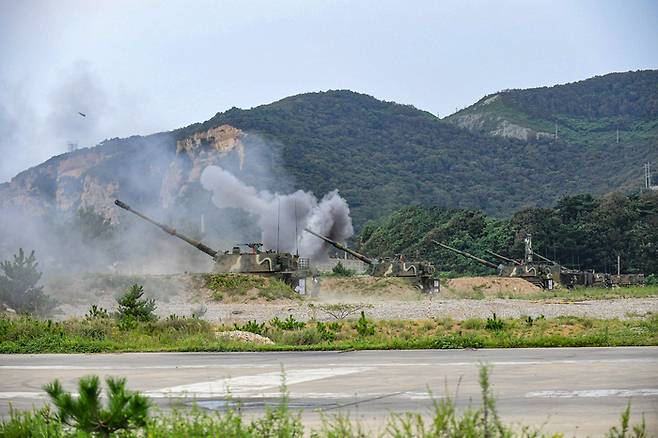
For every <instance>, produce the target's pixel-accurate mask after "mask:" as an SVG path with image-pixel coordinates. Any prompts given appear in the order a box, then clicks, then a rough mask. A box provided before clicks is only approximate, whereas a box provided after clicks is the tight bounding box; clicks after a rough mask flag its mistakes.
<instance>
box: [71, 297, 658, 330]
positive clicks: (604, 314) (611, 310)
mask: <svg viewBox="0 0 658 438" xmlns="http://www.w3.org/2000/svg"><path fill="white" fill-rule="evenodd" d="M99 301H100V302H96V304H100V305H101V306H103V307H106V308H108V309H112V308H114V307H115V302H114V301H113V300H112V299H111V298H109V299H106V298H105V297H104V298H103V299H101V300H99ZM352 302H353V300H352ZM309 303H312V304H314V305H315V306H314V307H315V309H313V306H309ZM322 304H323V303H321V302H318V301H306V302H304V301H300V302H285V303H280V302H279V303H274V302H271V303H256V302H254V303H244V304H223V303H208V304H206V306H207V312H206V314H205V315H204V319H206V320H208V321H214V322H224V323H232V322H237V321H248V320H253V319H255V320H257V321H266V320H269V319H271V318H273V317H275V316H278V317H279V318H284V317H286V316H288V315H293V316H294V317H295V318H296V319H299V320H308V319H310V318H312V317H315V318H316V319H318V320H324V321H330V320H333V317H332V316H329V315H327V314H325V313H324V312H322V311H321V310H319V309H318V307H321V306H322ZM88 307H89V306H88V305H84V304H78V305H63V306H61V310H62V312H63V313H62V314H61V315H60V318H66V317H68V316H83V315H84V313H85V312H86V311H87V309H88ZM198 307H199V304H195V303H193V302H191V301H190V300H186V299H184V298H183V297H181V296H174V297H172V298H171V299H170V300H169V301H168V302H162V301H159V302H158V309H157V313H158V314H159V315H161V316H165V317H166V316H167V315H169V314H171V313H175V314H177V315H190V313H191V312H192V310H193V309H195V308H198ZM365 311H366V314H367V315H368V316H369V317H370V318H373V319H380V320H381V319H408V320H415V319H430V318H443V317H450V318H453V319H456V320H463V319H467V318H474V317H477V318H486V317H489V316H491V314H492V313H493V312H495V313H496V315H497V316H499V317H520V316H533V317H535V316H539V315H544V316H545V317H547V318H554V317H557V316H586V317H592V318H603V319H607V318H620V319H625V318H632V317H638V316H644V315H646V314H647V313H649V312H650V313H658V298H624V299H615V300H592V301H580V302H570V303H567V302H557V301H549V300H546V301H537V300H516V299H515V300H506V299H483V300H465V299H437V298H435V299H432V300H430V299H424V300H414V301H397V300H390V301H374V302H372V303H370V304H369V305H368V307H367V308H366V309H365ZM356 316H358V315H356Z"/></svg>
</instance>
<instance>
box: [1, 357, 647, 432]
mask: <svg viewBox="0 0 658 438" xmlns="http://www.w3.org/2000/svg"><path fill="white" fill-rule="evenodd" d="M106 382H107V386H108V390H107V399H108V402H107V406H103V401H102V399H101V397H100V395H101V388H100V381H99V379H98V377H96V376H88V377H84V378H82V379H80V381H79V383H78V388H79V389H78V392H79V394H80V395H79V396H78V397H75V396H74V395H72V394H71V393H69V392H66V391H64V390H63V389H62V386H61V384H60V383H59V381H58V380H55V381H53V382H52V383H50V384H48V385H45V386H44V390H45V391H46V392H47V393H48V395H49V397H50V400H51V402H52V403H53V405H54V406H55V408H56V409H57V411H56V412H55V411H54V410H53V408H51V407H50V406H48V405H47V406H46V407H45V408H42V409H40V410H36V409H35V410H33V411H26V412H19V411H15V410H12V411H11V413H10V416H9V418H8V419H6V420H0V436H3V437H8V438H14V437H16V438H17V437H28V436H30V437H31V436H40V437H46V436H47V437H65V436H76V437H80V436H123V437H134V436H135V437H137V436H138V437H161V436H174V437H178V436H181V437H190V436H199V437H201V436H218V437H227V438H232V437H240V438H249V437H254V438H256V437H278V438H294V437H302V436H307V435H310V436H312V437H316V438H320V437H326V438H334V437H335V438H338V437H341V438H343V437H346V438H347V437H363V438H365V437H368V436H373V435H372V433H371V432H367V431H366V430H365V429H364V428H363V427H362V426H361V424H360V423H359V422H358V421H353V420H350V419H349V417H347V416H345V415H341V414H339V415H335V416H331V417H329V416H324V417H323V421H322V424H321V426H320V427H319V428H317V429H312V430H306V428H305V427H304V425H303V423H302V420H301V414H302V412H301V411H293V410H291V409H290V408H289V406H288V395H287V394H288V393H287V390H286V386H285V374H283V375H282V382H284V383H282V387H281V393H282V394H283V395H282V397H281V399H280V400H279V403H278V404H276V405H274V406H267V407H266V410H265V413H264V414H262V415H260V416H255V417H252V418H250V419H247V418H246V417H245V416H244V415H243V413H242V412H241V410H240V405H239V404H237V403H236V406H237V407H233V406H232V405H231V404H229V405H228V406H229V407H228V408H227V409H226V410H225V411H223V412H222V411H216V412H213V413H210V412H208V411H204V410H201V409H199V408H198V407H196V406H194V407H193V408H191V409H185V410H174V411H173V412H171V413H167V414H163V415H152V413H151V410H152V407H153V406H152V402H151V401H150V400H149V399H148V398H147V397H145V396H143V395H141V394H139V393H137V392H133V391H129V390H127V389H126V387H125V386H126V381H125V379H114V378H108V379H107V380H106ZM479 383H480V389H481V401H480V404H479V405H476V406H474V405H469V407H468V408H466V409H465V410H464V412H461V413H458V412H457V409H456V406H455V402H454V400H453V398H452V397H451V396H450V395H447V396H446V397H444V398H441V399H435V400H434V403H433V408H432V409H431V411H430V412H428V413H427V414H428V415H427V417H429V418H427V417H424V416H423V414H422V413H417V412H406V413H392V414H390V416H389V418H388V420H387V421H386V422H385V423H384V428H383V433H380V434H377V436H380V437H396V438H398V437H399V438H403V437H404V438H406V437H408V438H411V437H419V438H422V437H428V438H429V437H446V438H449V437H455V438H456V437H460V438H476V437H485V438H494V437H495V438H514V437H527V438H530V437H532V438H539V437H545V436H551V437H555V438H557V437H561V436H563V435H562V434H553V435H546V434H543V433H542V432H541V430H540V429H535V428H532V427H529V426H510V425H508V424H505V423H504V422H503V421H501V419H500V417H499V415H498V411H497V407H496V400H495V398H494V396H493V394H492V390H491V382H490V367H488V366H485V365H481V366H480V372H479ZM629 420H630V404H629V405H628V406H627V408H626V410H624V412H622V414H621V424H620V425H619V426H618V427H617V426H613V427H612V428H610V430H609V431H608V433H607V434H606V437H608V438H622V437H624V438H625V437H629V438H631V437H633V438H644V437H646V436H647V431H646V424H645V421H644V418H643V419H642V421H641V422H640V423H639V424H636V425H631V424H630V421H629Z"/></svg>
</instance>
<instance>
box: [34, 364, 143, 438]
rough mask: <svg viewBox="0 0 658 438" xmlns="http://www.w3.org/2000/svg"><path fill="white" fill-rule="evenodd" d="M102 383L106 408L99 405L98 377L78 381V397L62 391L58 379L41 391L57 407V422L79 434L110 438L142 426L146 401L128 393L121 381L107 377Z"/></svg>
mask: <svg viewBox="0 0 658 438" xmlns="http://www.w3.org/2000/svg"><path fill="white" fill-rule="evenodd" d="M105 383H106V384H107V388H108V391H107V398H108V404H107V407H106V408H104V407H103V405H102V403H101V398H100V395H101V388H100V382H99V379H98V376H87V377H83V378H81V379H80V380H79V381H78V391H79V394H80V395H79V396H78V397H77V398H74V397H73V396H72V395H71V393H69V392H67V391H64V389H63V388H62V385H61V383H59V380H55V381H53V382H52V383H50V384H48V385H45V386H44V387H43V389H44V391H46V393H47V394H48V395H49V396H50V399H51V400H52V402H53V404H54V405H55V406H56V407H57V409H58V414H57V415H58V418H59V420H60V421H61V422H62V423H63V424H67V425H69V426H72V427H75V428H76V429H78V430H80V431H83V432H86V433H94V434H99V435H101V436H110V434H112V433H114V432H116V431H119V430H124V431H128V430H130V429H135V428H140V427H143V426H144V425H145V424H146V420H147V419H148V411H149V406H150V404H149V400H148V398H146V397H144V396H142V395H139V394H138V393H136V392H132V391H128V390H127V389H126V380H125V379H113V378H112V377H108V378H107V379H106V380H105Z"/></svg>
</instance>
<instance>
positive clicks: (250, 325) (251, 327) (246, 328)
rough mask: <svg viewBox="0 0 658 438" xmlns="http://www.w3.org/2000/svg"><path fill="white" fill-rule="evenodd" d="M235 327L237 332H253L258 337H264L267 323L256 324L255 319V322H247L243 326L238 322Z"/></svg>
mask: <svg viewBox="0 0 658 438" xmlns="http://www.w3.org/2000/svg"><path fill="white" fill-rule="evenodd" d="M233 327H234V328H235V329H236V330H241V331H243V332H251V333H255V334H257V335H262V334H263V333H264V332H265V323H264V322H262V323H260V324H259V323H258V322H256V320H255V319H254V320H253V321H247V322H246V323H245V324H243V325H240V324H238V323H237V322H236V323H235V324H233Z"/></svg>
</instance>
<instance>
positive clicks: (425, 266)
mask: <svg viewBox="0 0 658 438" xmlns="http://www.w3.org/2000/svg"><path fill="white" fill-rule="evenodd" d="M304 230H305V231H307V232H308V233H310V234H312V235H314V236H315V237H317V238H319V239H322V240H324V241H325V242H327V243H328V244H329V245H331V246H333V247H334V248H336V249H338V250H340V251H344V252H346V253H348V254H350V255H352V256H353V257H355V258H357V259H359V260H361V261H362V262H364V263H365V264H367V265H368V266H370V271H369V273H370V274H371V275H372V276H373V277H400V278H408V279H411V280H413V282H414V285H415V286H416V287H417V288H419V289H420V290H421V291H423V292H426V293H430V294H436V293H439V291H440V285H439V278H438V277H437V276H436V275H435V273H436V268H435V267H434V265H432V264H431V263H428V262H407V261H406V260H405V258H404V256H402V255H398V256H396V257H394V258H393V260H389V259H382V260H375V259H372V258H370V257H368V256H365V255H363V254H360V253H358V252H356V251H354V250H353V249H350V248H348V247H346V246H344V245H341V244H340V243H338V242H336V241H335V240H332V239H330V238H328V237H326V236H323V235H321V234H318V233H316V232H314V231H312V230H309V229H308V228H305V229H304Z"/></svg>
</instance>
